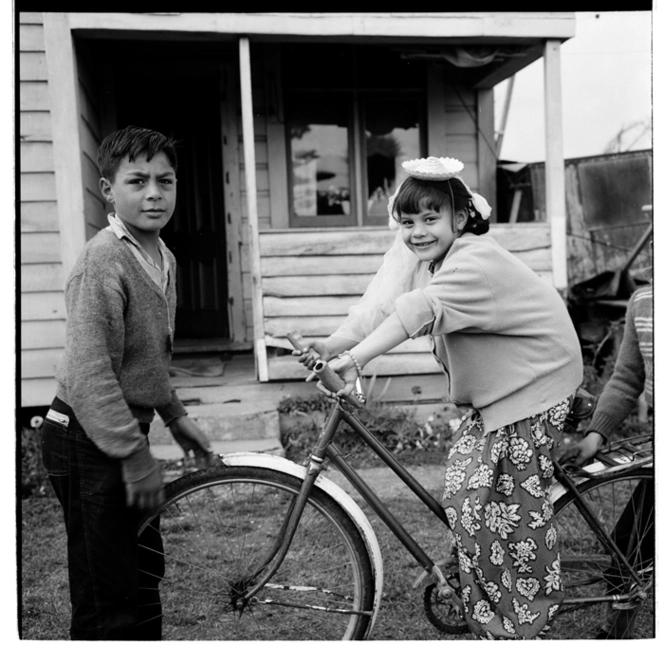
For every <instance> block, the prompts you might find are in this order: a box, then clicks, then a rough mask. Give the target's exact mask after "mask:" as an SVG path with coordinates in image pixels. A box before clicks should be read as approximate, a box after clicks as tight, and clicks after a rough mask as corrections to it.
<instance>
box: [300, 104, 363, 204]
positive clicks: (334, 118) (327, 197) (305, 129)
mask: <svg viewBox="0 0 664 645" xmlns="http://www.w3.org/2000/svg"><path fill="white" fill-rule="evenodd" d="M308 107H309V110H308V111H309V114H310V116H309V118H308V119H307V120H304V119H298V120H293V121H291V122H290V123H289V132H290V148H291V169H292V170H291V172H292V177H291V185H292V187H293V208H294V211H295V215H297V216H299V217H316V216H318V215H341V216H350V212H351V209H350V204H351V202H350V170H349V161H348V127H347V124H346V120H347V117H346V114H347V111H346V110H345V109H343V110H340V109H336V110H335V109H332V110H330V109H329V107H327V108H326V109H318V110H317V109H316V108H315V106H312V105H311V104H309V105H308ZM326 113H327V114H326Z"/></svg>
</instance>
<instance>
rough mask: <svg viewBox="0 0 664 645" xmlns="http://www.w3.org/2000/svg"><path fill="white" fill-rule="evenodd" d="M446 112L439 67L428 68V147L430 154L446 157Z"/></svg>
mask: <svg viewBox="0 0 664 645" xmlns="http://www.w3.org/2000/svg"><path fill="white" fill-rule="evenodd" d="M448 128H449V123H448V121H447V118H446V114H445V87H444V85H443V75H442V74H441V70H440V68H439V67H434V66H433V65H432V66H430V67H429V68H428V69H427V149H428V151H429V156H432V157H444V156H448V154H447V139H446V136H447V130H448Z"/></svg>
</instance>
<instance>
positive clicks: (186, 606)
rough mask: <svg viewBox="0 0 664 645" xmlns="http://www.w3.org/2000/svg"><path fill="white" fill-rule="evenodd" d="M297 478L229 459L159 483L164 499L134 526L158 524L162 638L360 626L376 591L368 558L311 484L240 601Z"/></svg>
mask: <svg viewBox="0 0 664 645" xmlns="http://www.w3.org/2000/svg"><path fill="white" fill-rule="evenodd" d="M301 483H302V482H301V480H300V479H298V478H297V477H294V476H292V475H289V474H285V473H282V472H279V471H276V470H268V469H265V468H260V467H254V466H232V467H215V468H211V469H207V470H203V471H199V472H195V473H191V474H189V475H186V476H184V477H182V478H180V479H178V480H176V481H174V482H172V483H171V484H169V485H168V486H167V487H166V495H167V501H166V503H165V504H164V505H163V506H162V507H161V508H160V509H159V511H158V512H157V513H155V514H153V515H152V516H151V517H146V518H145V520H144V521H143V522H142V523H141V527H140V529H139V534H140V533H141V532H143V531H157V530H158V531H159V532H160V534H161V542H162V544H163V550H164V556H165V558H164V559H165V575H164V578H163V580H162V581H161V584H160V585H159V589H160V595H161V605H162V615H161V619H162V625H163V627H162V630H163V638H164V639H165V640H166V639H167V640H181V639H186V640H277V641H278V640H343V639H361V638H363V637H364V636H365V635H366V633H367V631H368V629H369V626H370V623H371V616H372V612H373V601H374V584H373V570H372V566H371V560H370V558H369V555H368V552H367V548H366V546H365V544H364V541H363V539H362V536H361V534H360V532H359V531H358V529H357V527H356V526H355V524H354V523H353V521H352V520H351V519H350V518H349V516H348V514H347V513H346V512H345V511H344V510H343V508H342V507H341V506H340V505H339V504H338V503H337V502H336V501H335V500H334V499H333V498H332V497H330V496H329V495H328V494H327V493H325V492H324V491H321V490H320V489H317V488H314V490H313V491H312V494H311V496H310V498H309V500H308V502H307V504H306V507H305V509H304V513H303V515H302V518H301V520H300V523H299V525H298V528H297V531H296V533H295V537H294V539H293V543H292V545H291V547H290V549H289V550H288V553H287V555H286V558H285V560H284V561H283V563H282V564H281V566H280V567H279V569H278V570H277V572H276V573H275V574H274V576H273V577H272V579H271V580H270V581H269V582H268V584H267V585H265V587H264V588H263V589H262V590H261V591H260V592H259V593H258V595H256V596H255V597H254V598H252V599H251V600H250V601H249V603H248V604H247V605H246V606H245V605H244V604H243V603H242V600H241V599H242V592H243V590H244V589H246V588H247V587H250V586H251V584H252V582H253V578H254V576H253V574H254V573H255V572H256V570H257V568H258V567H259V566H260V565H261V564H265V562H266V561H268V560H269V559H270V555H269V554H270V553H272V554H273V553H274V548H275V544H276V546H278V544H277V542H278V540H279V531H280V529H281V527H282V525H283V524H284V521H285V517H286V514H287V513H288V511H289V509H290V508H291V502H292V501H293V500H294V498H295V497H296V496H297V494H298V491H299V489H300V486H301ZM157 515H159V516H160V517H159V520H158V522H157V521H155V520H156V516H157ZM157 524H158V526H159V528H158V529H157V528H155V525H157ZM147 541H148V542H149V541H150V540H147Z"/></svg>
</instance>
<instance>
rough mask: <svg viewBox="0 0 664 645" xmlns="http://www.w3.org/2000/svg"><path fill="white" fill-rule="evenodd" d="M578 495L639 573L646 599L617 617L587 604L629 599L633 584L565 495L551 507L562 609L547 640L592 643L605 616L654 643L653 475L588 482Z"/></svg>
mask: <svg viewBox="0 0 664 645" xmlns="http://www.w3.org/2000/svg"><path fill="white" fill-rule="evenodd" d="M579 492H580V493H581V494H582V496H583V499H584V500H585V501H586V502H587V503H588V505H589V506H590V508H591V509H592V510H593V512H594V513H595V515H596V516H597V518H598V519H599V521H600V523H601V524H602V525H603V526H604V527H605V528H606V529H607V531H608V533H609V534H610V535H611V537H612V538H613V539H614V540H615V541H616V542H617V544H618V545H619V546H620V548H621V550H622V552H623V553H625V555H626V556H627V559H628V561H629V562H630V564H632V566H633V567H634V569H635V570H636V571H637V572H638V574H639V577H640V579H641V582H642V586H645V587H646V591H647V593H648V597H647V598H646V599H645V600H644V601H643V602H642V603H641V606H640V607H638V605H637V606H636V607H637V611H631V610H628V611H621V612H619V613H614V612H615V611H616V610H615V609H612V608H611V607H612V603H611V602H610V601H605V602H598V603H589V602H588V601H589V599H591V598H593V597H598V596H606V595H607V594H620V593H628V592H629V591H630V590H632V589H634V588H635V581H634V580H633V578H631V577H630V576H629V574H628V573H627V571H626V570H625V567H624V566H617V564H616V560H615V559H614V558H613V557H612V555H611V552H610V551H609V550H608V549H607V548H606V547H605V546H604V545H603V544H602V542H601V541H600V539H599V538H598V536H597V535H596V534H595V533H594V532H593V531H592V530H591V528H590V527H589V526H588V523H587V522H586V521H585V520H584V519H583V517H582V516H581V514H580V512H579V510H578V508H577V506H576V505H575V503H574V496H573V495H572V493H566V494H565V495H564V496H563V497H562V498H561V499H560V500H558V501H557V502H556V504H555V507H554V509H555V519H556V521H557V530H558V546H559V547H560V551H561V561H562V566H561V570H562V571H561V573H562V582H563V585H564V589H565V597H566V604H564V605H563V607H562V609H561V611H560V612H559V614H558V616H557V618H556V620H555V622H554V625H553V628H552V630H551V632H550V633H549V634H548V635H547V637H548V638H575V639H578V638H594V637H595V636H596V634H597V633H598V632H599V631H600V630H601V629H602V628H603V625H604V623H605V620H606V616H607V611H609V612H610V613H611V615H612V616H613V618H614V619H615V618H618V620H620V621H622V622H623V623H625V626H626V625H627V623H631V625H630V629H631V630H632V633H633V634H634V635H633V637H634V638H653V636H654V622H653V621H654V619H653V597H652V593H653V589H652V582H653V579H654V572H655V571H654V567H655V565H654V520H655V508H654V504H653V502H652V492H653V470H652V469H648V468H641V469H638V470H634V471H632V472H623V473H620V472H619V473H616V474H615V475H613V476H612V477H610V478H609V479H606V480H603V481H593V480H590V481H587V482H585V483H583V484H582V485H580V486H579ZM624 609H627V606H624ZM579 610H582V611H579Z"/></svg>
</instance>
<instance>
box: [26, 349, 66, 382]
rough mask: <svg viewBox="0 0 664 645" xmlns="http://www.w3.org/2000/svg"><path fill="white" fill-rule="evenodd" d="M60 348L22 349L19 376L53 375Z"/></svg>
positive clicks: (59, 357) (60, 356)
mask: <svg viewBox="0 0 664 645" xmlns="http://www.w3.org/2000/svg"><path fill="white" fill-rule="evenodd" d="M62 352H63V350H62V349H24V350H22V351H21V378H44V377H52V376H55V372H56V370H57V368H58V365H59V364H60V361H61V359H62Z"/></svg>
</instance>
